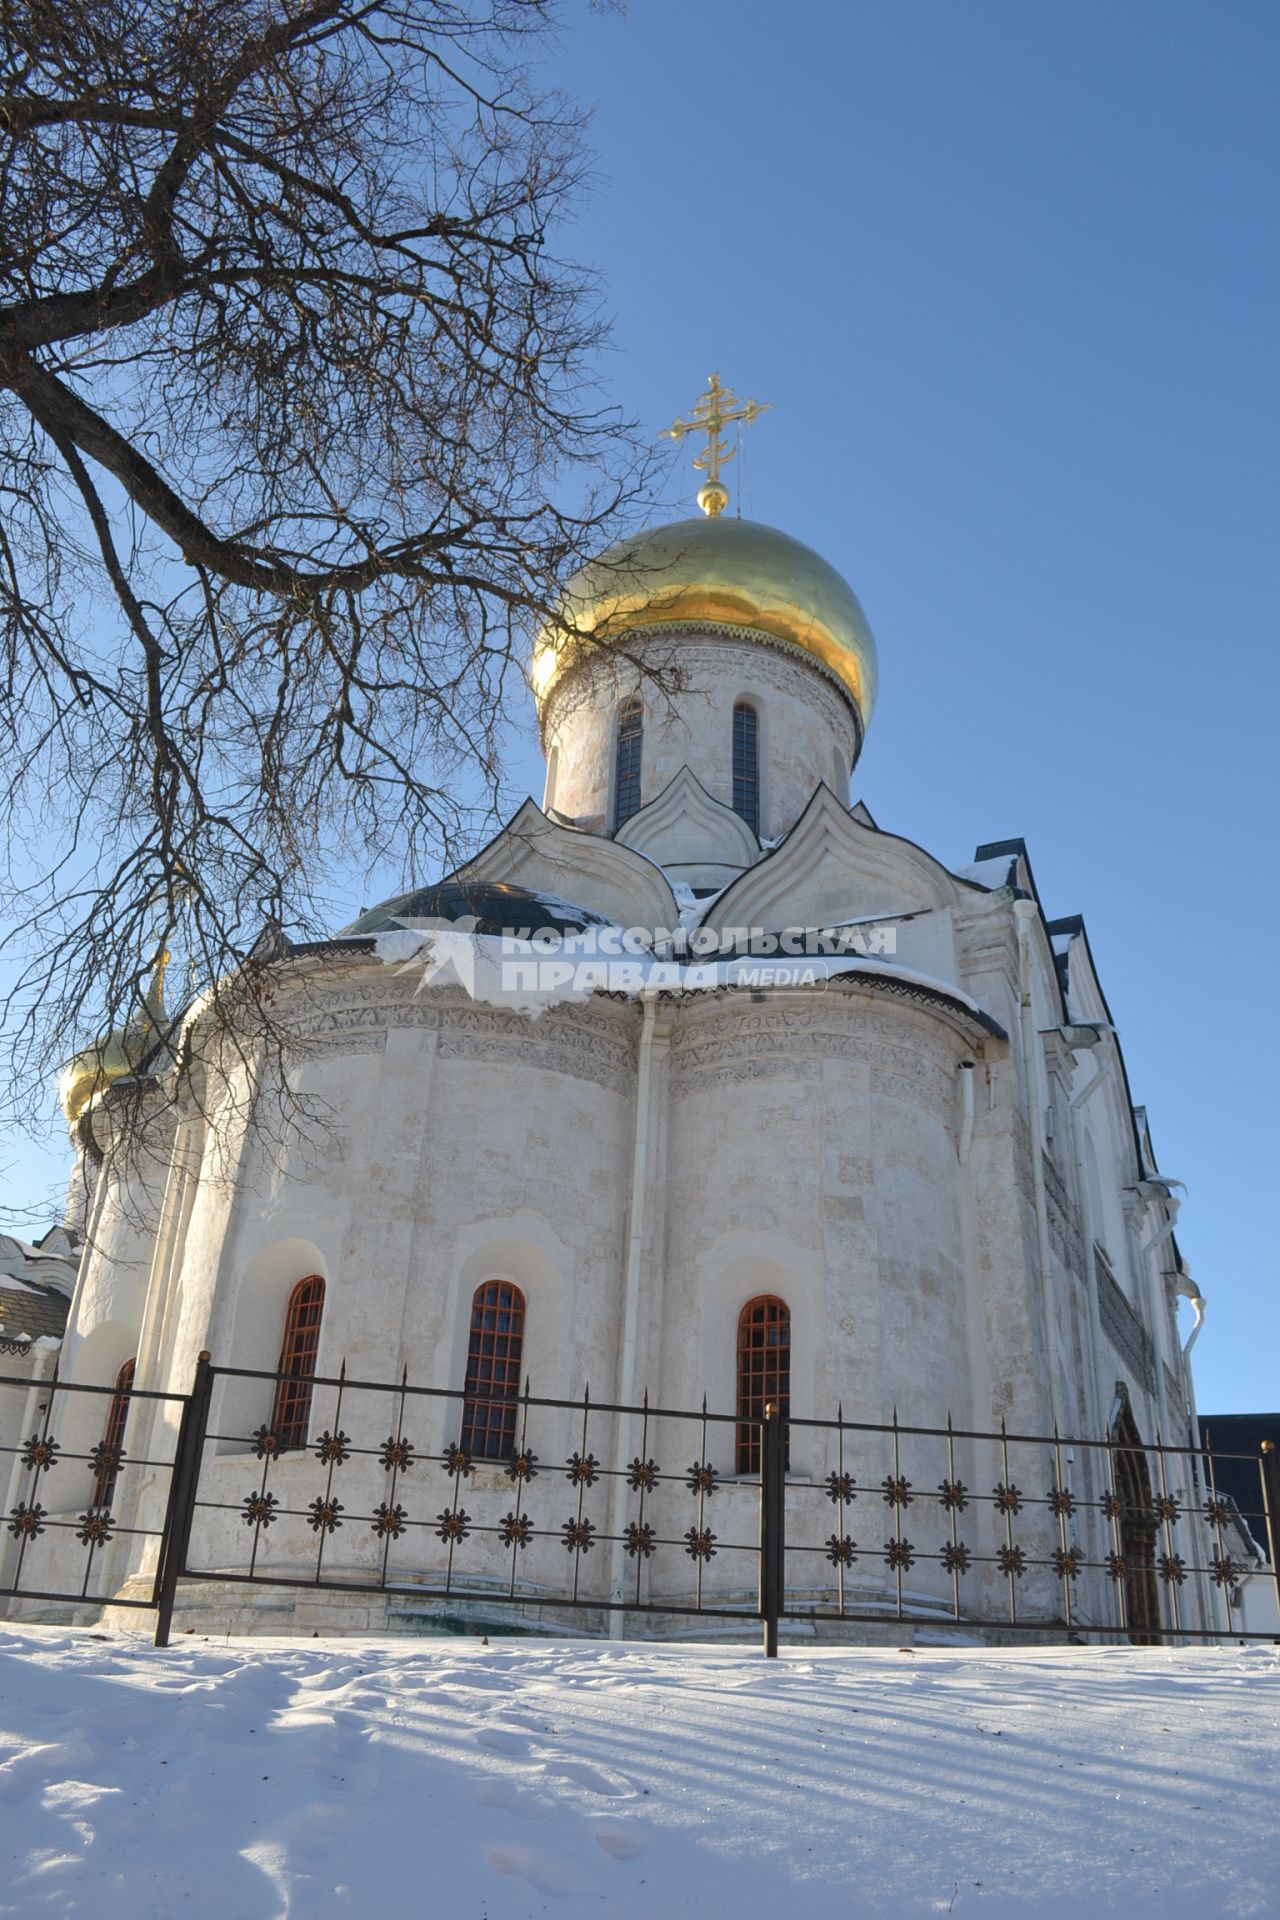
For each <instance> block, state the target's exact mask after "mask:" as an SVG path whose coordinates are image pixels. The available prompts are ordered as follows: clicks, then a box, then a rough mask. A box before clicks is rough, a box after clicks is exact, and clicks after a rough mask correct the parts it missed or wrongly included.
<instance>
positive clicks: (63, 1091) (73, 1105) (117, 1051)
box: [58, 1033, 145, 1127]
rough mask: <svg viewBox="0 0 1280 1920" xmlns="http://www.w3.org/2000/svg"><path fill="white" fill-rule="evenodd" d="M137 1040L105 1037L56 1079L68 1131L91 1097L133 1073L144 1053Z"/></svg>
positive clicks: (130, 1036) (135, 1037) (127, 1036)
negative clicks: (140, 1055)
mask: <svg viewBox="0 0 1280 1920" xmlns="http://www.w3.org/2000/svg"><path fill="white" fill-rule="evenodd" d="M141 1037H144V1038H145V1036H141ZM139 1038H140V1036H139V1035H137V1034H120V1033H109V1034H108V1035H107V1037H106V1039H105V1040H100V1041H99V1042H98V1043H97V1045H96V1046H92V1047H86V1048H85V1050H84V1052H83V1053H78V1054H77V1055H76V1056H75V1059H74V1060H72V1061H71V1063H70V1065H69V1066H66V1067H64V1068H63V1070H62V1072H61V1074H60V1075H59V1077H58V1101H59V1104H60V1105H61V1107H62V1111H63V1114H64V1115H65V1117H66V1122H67V1125H68V1126H69V1127H74V1126H75V1123H76V1121H77V1120H78V1119H79V1118H80V1115H81V1114H82V1113H83V1112H84V1110H85V1108H86V1107H87V1106H88V1104H89V1102H90V1101H91V1100H92V1099H93V1098H94V1096H95V1094H99V1093H102V1092H103V1091H104V1089H105V1088H107V1087H110V1086H114V1084H115V1082H116V1081H117V1080H124V1079H127V1077H128V1076H129V1074H131V1073H133V1072H134V1071H135V1069H136V1065H137V1057H138V1055H139V1054H141V1053H142V1052H143V1051H144V1049H143V1047H142V1046H140V1045H139V1044H138V1042H139Z"/></svg>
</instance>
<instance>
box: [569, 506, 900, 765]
mask: <svg viewBox="0 0 1280 1920" xmlns="http://www.w3.org/2000/svg"><path fill="white" fill-rule="evenodd" d="M561 611H562V613H563V617H564V620H565V626H564V627H560V628H554V627H548V628H545V629H544V630H543V632H542V633H541V634H540V635H539V637H538V642H537V645H536V647H535V648H534V654H533V667H532V679H533V690H534V695H535V697H536V699H537V702H538V711H539V713H541V712H542V711H543V709H544V707H545V705H546V702H547V699H548V696H549V695H550V693H551V689H552V688H553V687H554V686H555V684H556V682H557V681H558V680H559V679H560V678H561V676H562V675H563V674H564V672H565V671H566V669H567V668H568V667H569V666H570V665H571V664H572V661H573V659H574V658H575V656H576V655H577V654H578V653H579V652H580V651H581V648H580V643H579V638H578V636H579V635H580V634H592V635H595V636H596V637H597V638H599V637H607V638H613V637H616V636H617V635H618V634H622V633H627V632H633V631H635V630H636V629H638V628H643V627H661V626H676V625H678V626H706V625H708V624H714V625H729V626H735V627H743V628H747V629H750V630H751V631H753V632H756V633H761V634H767V635H768V636H769V637H770V638H771V639H774V640H779V641H782V642H783V643H784V644H786V645H788V646H793V647H799V648H800V649H801V650H802V651H803V652H805V653H808V654H812V655H813V657H814V658H815V659H816V660H819V661H821V663H822V665H823V666H824V667H825V668H826V669H827V671H828V672H829V673H830V674H831V675H832V676H833V677H834V678H835V679H836V680H837V681H838V682H839V683H840V685H841V686H842V687H843V688H844V690H845V692H846V693H847V694H848V696H849V698H850V699H851V701H852V702H853V704H854V706H855V707H856V709H857V711H858V717H859V719H860V721H861V723H862V727H863V729H864V730H865V728H866V724H867V721H868V720H869V719H870V717H871V708H872V706H873V704H874V702H875V695H876V643H875V640H874V639H873V637H872V633H871V629H870V627H869V626H868V625H867V617H866V615H865V614H864V613H863V611H862V608H861V607H860V606H859V605H858V600H857V596H856V595H855V594H854V592H853V589H852V588H851V587H850V586H849V585H848V584H847V582H845V581H844V580H842V579H841V577H840V575H839V574H838V573H837V572H836V570H835V568H834V567H831V566H828V564H827V562H826V561H825V560H824V559H823V558H822V556H821V554H818V553H815V552H814V550H813V548H812V547H806V546H805V545H804V543H803V542H802V541H800V540H793V539H792V538H791V536H790V535H789V534H786V533H779V532H778V531H777V529H776V528H775V527H765V526H760V525H759V524H758V523H757V522H755V521H753V520H726V519H723V518H708V519H703V520H677V521H675V522H674V523H673V524H672V525H670V526H666V527H651V528H650V529H649V530H648V532H646V533H641V534H638V535H637V536H636V537H635V539H633V540H622V541H619V543H618V544H617V545H616V546H613V547H610V548H609V549H608V550H607V552H605V553H602V554H601V555H600V557H599V559H597V560H593V561H591V562H590V563H589V564H588V565H587V566H585V567H583V568H582V569H581V571H580V572H578V573H576V574H574V576H573V578H572V579H571V580H570V581H569V584H568V586H567V587H566V588H565V592H564V596H563V598H562V600H561Z"/></svg>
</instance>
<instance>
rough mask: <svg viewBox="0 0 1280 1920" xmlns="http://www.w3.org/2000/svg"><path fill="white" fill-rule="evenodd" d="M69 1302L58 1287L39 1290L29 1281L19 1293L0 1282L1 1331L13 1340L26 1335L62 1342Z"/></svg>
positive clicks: (32, 1337) (35, 1338) (16, 1289)
mask: <svg viewBox="0 0 1280 1920" xmlns="http://www.w3.org/2000/svg"><path fill="white" fill-rule="evenodd" d="M70 1304H71V1303H70V1301H69V1300H68V1299H67V1296H66V1294H65V1293H60V1292H59V1291H58V1289H57V1288H56V1287H37V1286H33V1285H32V1284H31V1283H30V1281H28V1282H27V1283H26V1284H25V1285H24V1286H23V1287H22V1288H21V1289H20V1290H19V1289H18V1288H14V1287H6V1286H5V1285H4V1283H3V1280H2V1279H0V1328H2V1329H3V1331H4V1333H5V1335H6V1337H7V1338H8V1339H10V1340H14V1339H17V1338H19V1337H20V1336H21V1335H23V1334H26V1335H27V1336H28V1337H29V1338H30V1339H32V1340H39V1339H40V1338H41V1337H42V1335H45V1334H51V1335H52V1336H53V1337H54V1338H55V1339H61V1337H62V1334H63V1332H64V1330H65V1328H66V1324H67V1309H68V1307H69V1306H70Z"/></svg>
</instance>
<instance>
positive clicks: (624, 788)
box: [613, 694, 644, 833]
mask: <svg viewBox="0 0 1280 1920" xmlns="http://www.w3.org/2000/svg"><path fill="white" fill-rule="evenodd" d="M643 751H644V708H643V707H642V706H641V704H640V697H639V695H638V694H633V695H632V697H631V698H630V700H624V701H623V703H622V708H621V711H620V712H619V714H618V752H617V759H616V761H615V764H614V779H613V826H614V831H615V833H616V831H617V830H618V828H619V827H622V826H625V825H626V823H627V821H628V820H629V819H630V818H631V816H632V814H633V813H638V812H639V810H640V758H641V755H642V753H643Z"/></svg>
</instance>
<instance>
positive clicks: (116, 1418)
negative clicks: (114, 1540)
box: [92, 1359, 138, 1507]
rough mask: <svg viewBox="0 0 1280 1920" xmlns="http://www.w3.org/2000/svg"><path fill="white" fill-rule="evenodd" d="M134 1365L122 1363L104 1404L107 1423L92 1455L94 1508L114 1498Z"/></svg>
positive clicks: (131, 1389)
mask: <svg viewBox="0 0 1280 1920" xmlns="http://www.w3.org/2000/svg"><path fill="white" fill-rule="evenodd" d="M137 1364H138V1363H137V1360H136V1359H134V1360H126V1361H125V1363H124V1365H123V1366H122V1367H121V1369H120V1371H119V1373H118V1374H117V1375H116V1377H115V1384H114V1385H113V1387H112V1389H111V1398H110V1400H109V1401H108V1402H107V1423H106V1425H105V1426H104V1427H103V1429H102V1438H101V1440H100V1441H99V1442H98V1445H97V1446H96V1447H95V1448H94V1450H93V1455H92V1459H93V1465H94V1472H95V1476H96V1477H95V1479H94V1483H93V1504H94V1506H95V1507H109V1506H110V1505H111V1502H112V1499H113V1498H114V1496H115V1490H116V1476H117V1474H118V1473H119V1472H120V1462H121V1460H122V1459H123V1458H124V1430H125V1424H126V1422H127V1421H128V1418H129V1396H130V1394H131V1393H132V1392H133V1370H134V1368H135V1367H136V1366H137Z"/></svg>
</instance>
